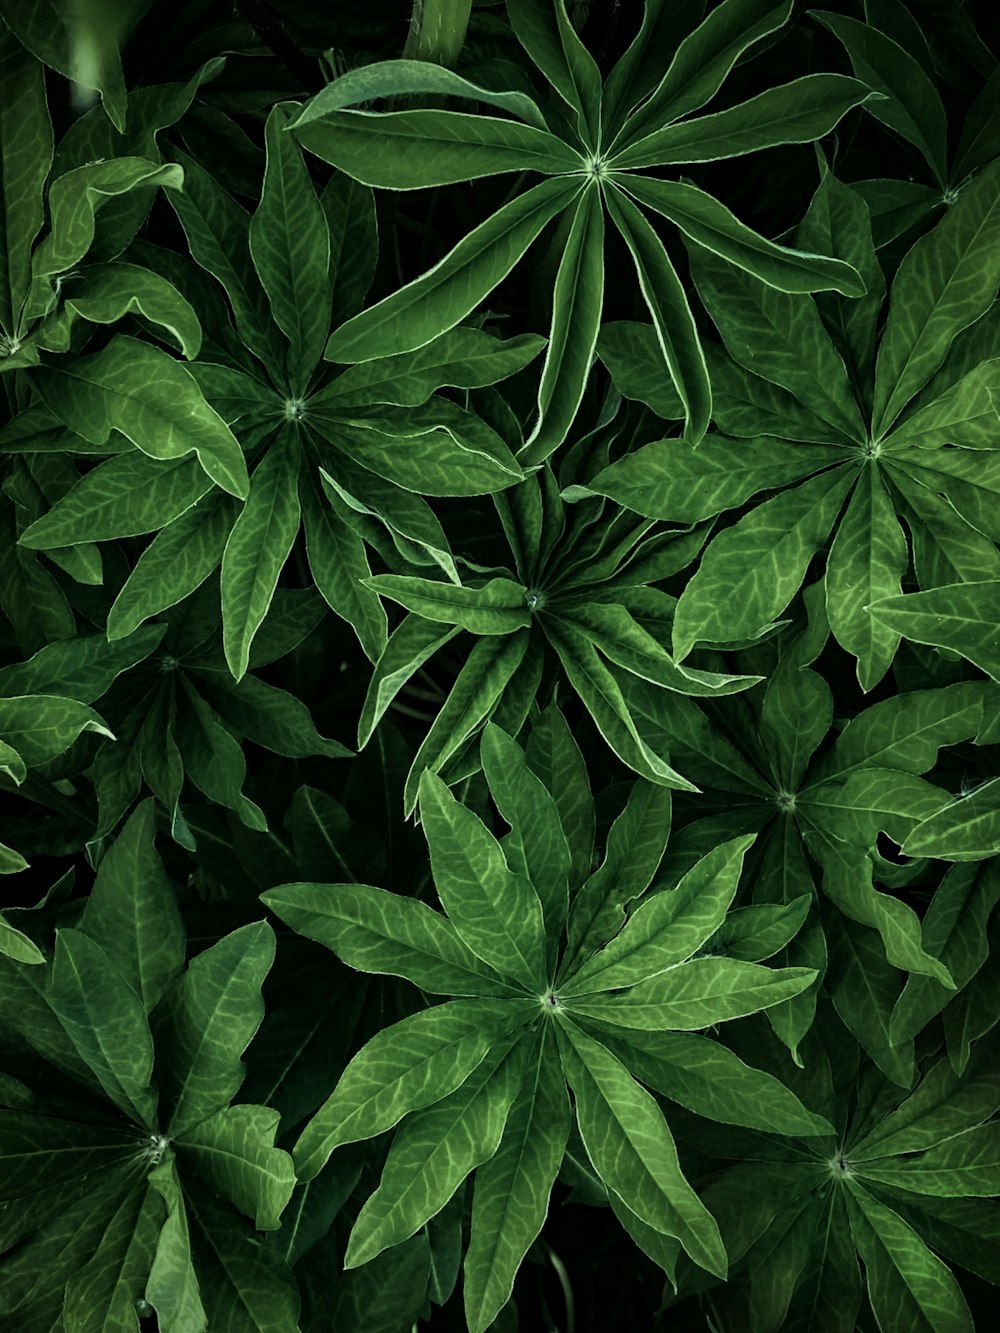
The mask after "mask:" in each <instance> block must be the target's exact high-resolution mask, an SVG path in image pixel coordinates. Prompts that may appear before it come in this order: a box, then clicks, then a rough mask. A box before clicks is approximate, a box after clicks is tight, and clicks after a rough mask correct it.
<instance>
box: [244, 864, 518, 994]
mask: <svg viewBox="0 0 1000 1333" xmlns="http://www.w3.org/2000/svg"><path fill="white" fill-rule="evenodd" d="M261 901H262V902H263V903H265V904H266V906H268V907H269V908H270V909H271V911H272V912H274V913H275V914H276V915H277V916H279V917H280V918H281V920H282V921H284V922H286V923H287V924H288V925H290V926H291V927H292V929H293V930H296V931H298V932H299V934H300V935H307V936H308V937H309V939H312V940H318V941H319V943H320V944H325V945H326V947H327V948H328V949H332V950H333V952H334V953H335V954H336V955H337V956H338V958H341V959H343V961H344V962H345V963H347V964H348V965H349V966H350V967H354V968H357V969H358V970H359V971H360V972H376V973H383V974H386V973H388V974H389V975H390V976H397V977H406V979H407V980H408V981H412V982H413V984H414V985H415V986H419V987H420V989H421V990H425V991H430V992H431V994H435V995H515V994H519V993H520V992H519V991H516V990H515V989H514V988H513V987H511V986H510V985H509V984H508V983H507V982H505V981H504V980H503V978H502V977H500V976H498V975H497V974H496V973H495V972H494V971H493V970H492V969H491V968H489V967H486V966H484V964H483V962H482V960H481V959H480V958H478V957H477V956H476V954H474V953H473V952H472V950H471V949H470V948H469V947H468V945H467V944H465V943H464V941H463V940H462V937H461V936H460V935H459V933H458V931H457V930H456V929H455V927H454V926H453V925H452V923H451V922H450V921H449V920H448V919H447V918H446V917H444V916H442V915H441V913H440V912H435V911H434V909H433V908H431V907H428V905H427V904H426V903H422V902H420V901H418V900H417V899H415V898H406V897H403V895H402V894H395V893H389V892H387V891H386V890H385V889H377V888H373V887H372V886H371V885H368V884H284V885H281V886H280V887H278V888H276V889H268V891H267V892H266V893H264V894H262V895H261Z"/></svg>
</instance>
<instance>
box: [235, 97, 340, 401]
mask: <svg viewBox="0 0 1000 1333" xmlns="http://www.w3.org/2000/svg"><path fill="white" fill-rule="evenodd" d="M288 124H289V112H288V110H287V109H286V108H285V107H284V106H280V105H279V106H275V107H273V108H272V109H271V112H270V114H269V115H268V117H267V123H266V125H265V127H264V141H265V144H266V148H267V165H266V167H265V169H264V183H263V186H262V187H261V196H260V204H259V205H258V207H257V211H256V212H255V213H254V215H253V217H252V219H251V221H250V228H249V245H250V254H251V256H252V258H253V262H254V267H255V268H256V270H257V273H258V274H259V276H260V281H261V285H262V286H263V288H264V291H265V292H266V293H267V299H268V302H269V305H270V308H271V314H272V316H273V318H274V322H275V323H276V324H277V325H278V327H279V328H280V329H281V330H282V332H283V333H284V334H285V335H286V336H287V338H288V341H289V343H290V344H291V346H290V348H289V352H288V384H289V388H290V389H291V391H292V395H293V397H295V396H297V395H299V394H303V393H305V391H306V389H307V387H308V385H309V380H310V378H311V376H312V373H313V371H314V370H315V369H316V366H317V365H318V364H319V362H320V359H321V357H322V355H323V347H324V345H325V343H326V338H327V334H328V333H329V332H330V301H331V289H330V276H329V265H330V234H329V232H328V230H327V226H326V220H325V219H324V217H323V210H322V208H321V207H320V203H319V200H318V199H317V198H316V192H315V190H314V188H313V184H312V181H311V180H310V178H309V173H308V172H307V170H306V166H305V163H304V162H303V161H302V154H301V153H300V151H299V148H298V145H297V144H296V142H295V140H294V138H293V137H292V136H291V135H290V134H286V133H285V130H286V129H287V127H288Z"/></svg>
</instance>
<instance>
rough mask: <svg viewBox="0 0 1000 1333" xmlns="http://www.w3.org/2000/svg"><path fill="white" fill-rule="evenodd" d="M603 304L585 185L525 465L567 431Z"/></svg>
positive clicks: (593, 210) (596, 203) (592, 204)
mask: <svg viewBox="0 0 1000 1333" xmlns="http://www.w3.org/2000/svg"><path fill="white" fill-rule="evenodd" d="M561 3H562V0H556V4H557V5H561ZM603 305H604V209H603V207H602V204H601V196H600V190H599V189H598V188H597V186H596V185H591V187H590V188H589V189H587V190H584V191H583V193H582V194H580V195H579V197H578V200H577V203H576V207H575V208H574V209H573V212H572V220H571V222H570V228H569V235H568V237H567V238H566V245H565V248H564V249H563V252H562V256H561V258H560V260H559V270H558V272H557V274H556V280H555V287H554V289H553V294H552V325H551V328H550V329H549V341H548V347H547V348H546V351H545V362H544V364H543V366H542V376H541V381H540V383H539V386H538V419H537V420H536V422H535V425H534V426H533V428H532V430H531V433H530V434H529V436H528V438H527V440H526V441H525V445H524V458H525V462H526V463H531V464H534V463H540V462H542V461H543V460H544V459H546V458H548V457H549V455H550V454H551V453H553V452H554V450H555V449H557V448H558V447H559V445H561V444H562V443H563V442H564V441H565V439H566V437H567V435H568V434H569V431H570V427H571V426H572V425H573V421H574V419H575V417H576V413H577V410H578V408H579V406H580V403H581V401H582V399H583V394H584V390H585V389H586V387H587V379H588V377H589V375H590V366H591V362H592V361H593V359H594V348H595V347H596V345H597V334H598V331H599V329H600V325H601V310H602V308H603Z"/></svg>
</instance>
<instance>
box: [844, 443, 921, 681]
mask: <svg viewBox="0 0 1000 1333" xmlns="http://www.w3.org/2000/svg"><path fill="white" fill-rule="evenodd" d="M906 569H907V549H906V538H905V537H904V536H903V531H902V529H901V528H900V526H899V520H898V519H897V518H896V513H895V507H894V506H893V504H892V501H891V499H890V497H889V494H888V492H887V491H886V488H885V483H884V482H883V480H882V478H881V477H880V476H879V473H878V469H877V468H876V467H875V466H874V464H872V463H869V464H868V466H867V467H866V468H865V470H864V472H863V473H862V474H861V477H860V478H859V480H858V484H857V486H856V487H855V488H854V490H853V492H852V493H851V498H850V501H849V502H848V505H847V510H846V512H845V513H844V516H843V518H842V519H841V521H840V523H839V525H838V527H837V535H836V536H835V537H834V539H833V543H832V545H831V547H830V555H829V557H828V559H827V566H826V612H827V615H828V617H829V620H830V629H831V630H832V631H833V635H834V638H835V639H836V640H837V642H838V643H839V644H840V646H841V647H842V648H845V649H846V650H847V651H848V652H849V653H851V654H853V655H854V656H855V657H856V658H857V659H858V667H857V671H858V683H859V684H860V685H861V688H862V689H863V690H865V691H866V692H867V691H868V690H870V689H872V688H873V687H874V686H875V685H877V684H878V682H879V681H880V680H881V679H882V677H883V676H884V675H885V673H886V671H888V669H889V666H890V664H891V662H892V659H893V657H894V656H895V654H896V648H897V646H898V644H899V636H898V634H896V633H894V632H893V631H892V630H891V629H887V628H886V626H885V625H884V624H880V623H879V622H878V621H876V620H874V619H873V617H872V616H870V615H869V614H868V612H867V611H866V610H864V608H865V607H867V606H869V605H870V604H871V603H872V602H874V601H877V600H879V599H881V598H883V597H891V596H893V594H898V593H899V592H900V580H901V579H902V577H903V575H904V574H905V573H906Z"/></svg>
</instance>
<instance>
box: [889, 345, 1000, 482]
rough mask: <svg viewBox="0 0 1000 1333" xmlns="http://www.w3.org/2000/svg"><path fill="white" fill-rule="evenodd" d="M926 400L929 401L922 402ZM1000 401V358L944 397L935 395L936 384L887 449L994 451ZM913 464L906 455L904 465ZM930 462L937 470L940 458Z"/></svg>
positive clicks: (977, 369) (968, 375) (966, 377)
mask: <svg viewBox="0 0 1000 1333" xmlns="http://www.w3.org/2000/svg"><path fill="white" fill-rule="evenodd" d="M946 364H947V363H946ZM924 398H929V401H928V402H922V401H921V400H922V399H924ZM998 398H1000V358H997V357H991V358H990V359H989V360H988V361H982V362H981V363H980V364H979V365H978V366H974V367H973V368H972V369H971V370H970V371H968V372H967V373H966V374H965V375H963V376H962V377H961V379H959V380H957V381H956V382H955V383H954V384H952V386H951V387H950V388H949V389H946V390H945V391H944V393H942V394H941V395H940V396H938V395H935V394H934V383H933V381H932V382H931V384H930V386H929V387H928V389H927V390H926V392H925V393H922V394H921V395H920V398H919V399H918V400H917V404H916V406H915V407H914V409H913V411H911V412H908V413H907V414H906V416H904V418H903V420H902V421H901V422H900V423H899V424H898V425H897V426H896V427H895V428H894V429H893V431H892V433H891V434H890V436H889V439H888V440H887V441H886V448H887V450H891V451H892V452H896V451H898V450H899V449H900V447H901V446H903V445H911V444H912V445H916V446H917V447H918V448H920V449H936V448H937V447H938V446H939V445H942V444H956V445H960V446H962V447H963V448H965V449H992V448H993V446H994V443H995V440H996V428H997V400H998ZM893 461H894V460H893ZM909 461H910V458H909V457H908V456H907V454H906V453H905V452H904V453H903V454H902V457H901V458H900V462H901V463H902V464H904V465H905V464H906V463H908V462H909ZM926 461H927V462H929V463H930V464H931V466H932V467H933V466H934V464H935V463H936V462H937V459H936V458H934V457H929V458H928V459H927V460H926ZM983 461H985V460H983Z"/></svg>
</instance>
